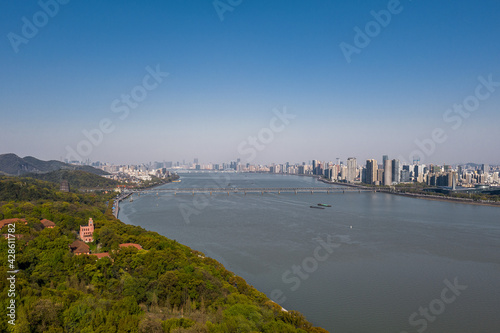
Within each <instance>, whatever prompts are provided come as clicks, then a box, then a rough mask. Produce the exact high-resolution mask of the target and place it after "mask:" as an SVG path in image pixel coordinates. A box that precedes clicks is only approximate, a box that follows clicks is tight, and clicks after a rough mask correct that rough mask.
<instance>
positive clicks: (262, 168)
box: [91, 155, 500, 189]
mask: <svg viewBox="0 0 500 333" xmlns="http://www.w3.org/2000/svg"><path fill="white" fill-rule="evenodd" d="M91 165H92V166H94V167H98V168H100V169H102V170H104V171H107V172H109V173H111V176H106V177H108V178H112V179H117V180H120V179H121V180H123V178H124V177H125V178H128V179H135V180H137V181H139V180H151V177H152V176H155V177H158V178H166V177H169V176H170V175H171V173H172V172H176V171H179V170H195V171H196V170H199V171H203V170H204V171H231V172H269V173H275V174H290V175H311V176H320V177H323V178H325V179H326V180H329V181H332V182H344V183H351V184H368V185H375V186H393V185H396V184H400V183H415V182H418V183H425V184H427V185H429V186H438V187H449V188H455V189H456V188H457V187H468V188H471V187H475V186H477V185H499V172H500V166H493V167H492V166H490V165H488V164H472V163H469V164H461V165H455V166H451V165H447V164H443V165H435V164H420V161H418V160H415V161H413V164H403V163H401V161H399V160H398V159H390V158H389V156H388V155H383V156H382V163H381V164H379V163H378V161H377V160H376V159H368V160H366V161H365V162H363V163H358V161H357V159H356V158H355V157H349V158H348V159H347V161H345V163H344V162H343V161H340V159H338V158H337V161H336V162H332V161H320V160H312V161H309V162H308V163H306V162H302V163H289V162H287V163H283V164H277V163H272V164H270V165H261V164H250V163H242V162H241V160H240V159H236V160H235V161H231V162H229V163H208V164H199V161H198V159H197V158H196V159H194V160H193V163H189V162H187V163H186V161H183V162H182V163H181V162H175V163H174V162H165V161H164V162H153V163H149V164H142V165H111V164H102V163H100V162H96V163H92V164H91Z"/></svg>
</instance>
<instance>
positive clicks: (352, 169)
mask: <svg viewBox="0 0 500 333" xmlns="http://www.w3.org/2000/svg"><path fill="white" fill-rule="evenodd" d="M357 167H358V164H357V162H356V158H355V157H349V158H348V159H347V175H346V180H347V182H348V183H352V182H354V179H356V174H357Z"/></svg>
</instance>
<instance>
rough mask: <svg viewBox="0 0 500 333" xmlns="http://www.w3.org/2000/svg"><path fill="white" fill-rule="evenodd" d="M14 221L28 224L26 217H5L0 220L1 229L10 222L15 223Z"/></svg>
mask: <svg viewBox="0 0 500 333" xmlns="http://www.w3.org/2000/svg"><path fill="white" fill-rule="evenodd" d="M16 222H17V223H24V224H28V222H26V219H5V220H1V221H0V229H2V228H3V227H5V226H6V225H8V224H12V223H16Z"/></svg>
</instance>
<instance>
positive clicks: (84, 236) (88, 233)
mask: <svg viewBox="0 0 500 333" xmlns="http://www.w3.org/2000/svg"><path fill="white" fill-rule="evenodd" d="M80 238H81V240H82V241H84V242H85V243H88V242H93V241H94V221H93V220H92V218H89V224H88V225H81V226H80Z"/></svg>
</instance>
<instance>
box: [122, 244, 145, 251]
mask: <svg viewBox="0 0 500 333" xmlns="http://www.w3.org/2000/svg"><path fill="white" fill-rule="evenodd" d="M127 246H133V247H135V248H136V249H137V250H142V246H140V245H139V244H135V243H124V244H120V247H127Z"/></svg>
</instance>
